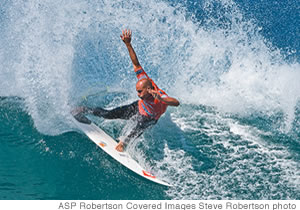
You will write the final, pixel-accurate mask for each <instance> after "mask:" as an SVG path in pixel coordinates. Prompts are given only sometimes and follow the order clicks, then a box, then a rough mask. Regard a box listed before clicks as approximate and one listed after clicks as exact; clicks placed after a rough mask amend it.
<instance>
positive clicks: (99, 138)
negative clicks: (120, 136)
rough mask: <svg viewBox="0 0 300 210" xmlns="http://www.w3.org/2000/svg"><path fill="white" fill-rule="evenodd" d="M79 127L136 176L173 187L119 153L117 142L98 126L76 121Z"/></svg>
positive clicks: (124, 153)
mask: <svg viewBox="0 0 300 210" xmlns="http://www.w3.org/2000/svg"><path fill="white" fill-rule="evenodd" d="M74 122H75V124H76V125H77V127H78V128H79V129H80V130H81V131H82V132H84V133H85V134H86V135H87V136H88V137H89V138H90V139H91V140H92V141H93V142H94V143H95V144H96V145H97V146H99V147H100V148H101V149H102V150H104V151H105V152H106V153H107V154H109V155H110V156H111V157H112V158H114V159H115V160H117V161H118V162H119V163H121V164H122V165H124V166H125V167H127V168H128V169H130V170H131V171H133V172H135V173H136V174H138V175H140V176H141V177H144V178H145V179H148V180H150V181H152V182H155V183H158V184H161V185H164V186H168V187H170V186H171V185H170V184H168V183H166V182H164V181H161V180H159V179H158V178H156V177H155V176H154V175H152V174H151V173H149V172H147V171H146V170H145V169H144V168H143V167H142V166H140V165H139V164H138V163H137V162H136V161H135V160H134V159H132V158H131V157H130V155H129V154H128V153H127V152H126V151H124V152H118V151H117V150H116V149H115V147H116V146H117V142H116V141H115V140H114V139H113V138H112V137H110V136H109V135H108V134H106V133H105V132H104V131H103V130H102V129H101V128H99V127H98V126H96V125H95V124H94V123H91V124H84V123H80V122H78V121H77V120H75V119H74Z"/></svg>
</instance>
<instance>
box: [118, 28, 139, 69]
mask: <svg viewBox="0 0 300 210" xmlns="http://www.w3.org/2000/svg"><path fill="white" fill-rule="evenodd" d="M120 37H121V39H122V40H123V42H124V43H125V45H126V47H127V49H128V52H129V56H130V59H131V61H132V64H133V68H134V70H136V69H138V68H141V65H140V63H139V60H138V58H137V56H136V53H135V52H134V50H133V47H132V45H131V30H127V29H125V30H123V31H122V35H121V36H120Z"/></svg>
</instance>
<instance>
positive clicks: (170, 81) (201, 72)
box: [0, 0, 300, 200]
mask: <svg viewBox="0 0 300 210" xmlns="http://www.w3.org/2000/svg"><path fill="white" fill-rule="evenodd" d="M299 7H300V2H299V1H298V0H297V1H295V0H285V1H280V0H278V1H267V0H260V1H258V0H212V1H211V0H198V1H197V0H185V1H183V0H176V1H171V0H169V1H168V0H148V1H142V0H126V1H125V0H115V1H110V0H99V1H91V0H76V1H66V0H60V1H59V0H51V1H50V0H26V1H25V0H24V1H12V0H4V1H1V3H0V24H1V31H0V34H1V36H0V46H1V47H0V63H1V65H0V122H1V123H0V199H101V200H102V199H103V200H105V199H112V200H114V199H250V200H251V199H300V155H299V154H300V82H299V81H300V64H299V61H300V54H299V52H300V43H299V35H300V32H299V25H300V23H299V22H300V17H299V9H300V8H299ZM124 28H130V29H132V31H133V40H132V44H133V46H134V48H135V50H136V53H137V55H138V57H139V60H140V63H141V64H142V66H143V67H144V69H145V70H146V71H147V72H148V74H149V76H151V77H152V78H153V79H154V81H155V82H156V83H157V85H158V86H159V87H160V88H162V89H164V90H165V91H166V92H167V93H168V94H169V95H170V96H173V97H176V98H178V99H179V100H180V102H181V105H180V106H179V107H177V108H175V107H169V108H168V110H167V112H166V113H165V114H164V115H163V116H162V117H161V119H160V120H159V122H158V123H157V125H156V126H154V127H153V128H152V129H149V130H148V131H147V132H145V133H144V135H143V136H142V137H140V138H139V139H138V140H136V141H134V142H133V143H132V144H131V145H130V146H129V148H128V152H129V153H130V154H131V155H132V157H134V158H135V159H136V160H137V161H138V162H139V163H140V164H141V165H143V166H144V167H145V168H146V169H147V170H149V171H151V172H152V173H153V174H155V175H157V176H158V177H159V178H161V179H163V180H166V181H167V182H169V183H171V184H172V185H173V187H170V188H166V187H162V186H159V185H156V184H153V183H151V182H148V181H146V180H144V179H141V178H139V177H137V176H136V175H135V174H133V173H132V172H130V171H128V170H127V169H125V168H124V167H122V166H121V165H120V164H118V163H116V162H115V161H114V160H113V159H111V158H110V157H109V156H107V155H106V154H105V153H104V152H103V151H101V149H99V148H98V147H97V146H96V145H94V143H93V142H91V141H90V140H89V139H88V138H87V137H86V136H85V135H83V134H82V133H80V132H79V131H78V130H77V129H76V128H75V126H74V125H73V123H72V121H71V116H70V114H69V113H70V111H71V110H72V109H73V108H74V107H76V106H78V105H89V106H102V107H105V108H113V107H116V106H119V105H124V104H128V103H130V102H132V101H134V100H137V96H136V92H135V82H136V78H135V74H134V72H133V69H132V64H131V62H130V59H129V56H128V53H127V50H126V48H125V46H124V44H123V43H122V41H121V40H120V36H119V35H120V33H121V30H122V29H124ZM89 117H90V118H91V119H92V120H93V121H94V122H96V123H97V124H98V125H99V126H100V127H102V128H103V129H104V130H106V131H107V132H108V133H109V134H110V135H112V136H113V137H118V136H119V135H123V134H125V133H126V132H128V130H129V129H130V123H127V122H126V121H122V120H103V119H100V118H96V117H93V116H89Z"/></svg>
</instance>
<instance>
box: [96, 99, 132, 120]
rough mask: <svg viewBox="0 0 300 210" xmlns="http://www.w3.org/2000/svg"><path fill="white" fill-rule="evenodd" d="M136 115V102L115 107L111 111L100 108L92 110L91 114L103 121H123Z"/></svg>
mask: <svg viewBox="0 0 300 210" xmlns="http://www.w3.org/2000/svg"><path fill="white" fill-rule="evenodd" d="M137 113H138V101H135V102H133V103H132V104H129V105H125V106H121V107H117V108H115V109H112V110H106V109H103V108H101V107H97V108H95V109H93V114H94V115H96V116H98V117H103V118H105V119H125V120H128V119H130V118H131V117H132V116H134V115H135V114H137Z"/></svg>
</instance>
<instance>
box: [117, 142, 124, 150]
mask: <svg viewBox="0 0 300 210" xmlns="http://www.w3.org/2000/svg"><path fill="white" fill-rule="evenodd" d="M124 147H125V144H124V142H122V141H120V142H119V143H118V145H117V146H116V150H117V151H118V152H124Z"/></svg>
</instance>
